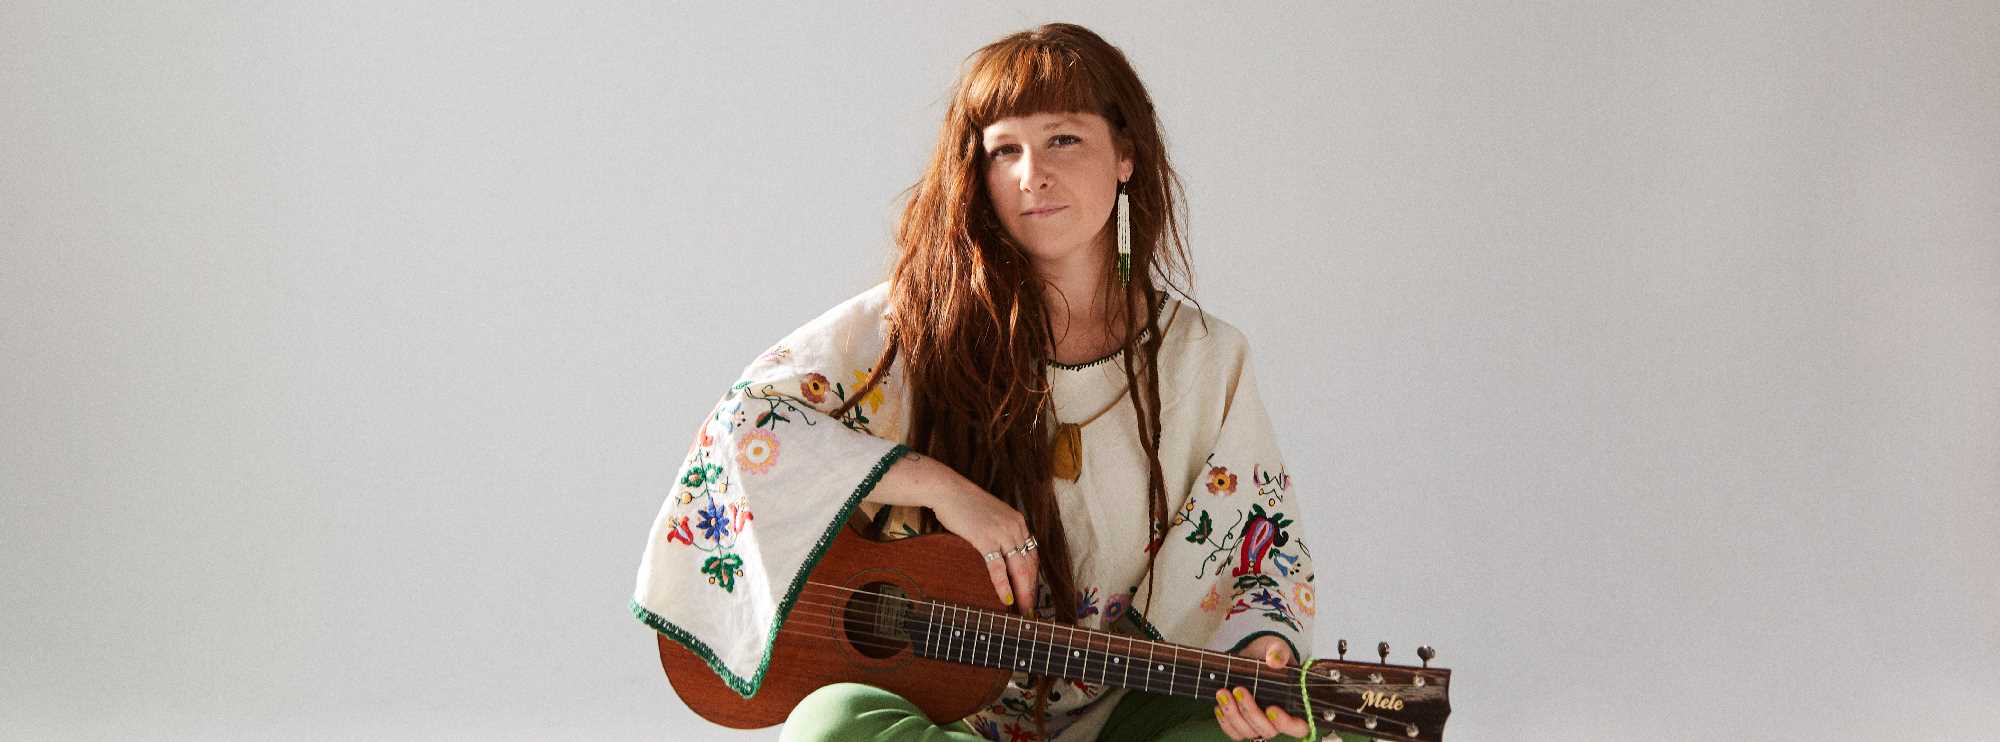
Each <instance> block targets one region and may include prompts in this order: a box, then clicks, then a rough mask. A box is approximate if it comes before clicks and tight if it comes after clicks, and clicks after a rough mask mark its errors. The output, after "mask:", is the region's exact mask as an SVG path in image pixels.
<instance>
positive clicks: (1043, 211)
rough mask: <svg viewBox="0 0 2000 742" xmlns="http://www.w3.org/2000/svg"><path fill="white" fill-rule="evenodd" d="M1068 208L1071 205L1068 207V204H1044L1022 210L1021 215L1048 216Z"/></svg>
mask: <svg viewBox="0 0 2000 742" xmlns="http://www.w3.org/2000/svg"><path fill="white" fill-rule="evenodd" d="M1067 208H1069V207H1068V206H1044V207H1042V208H1039V209H1034V210H1032V211H1023V212H1021V216H1048V215H1049V214H1054V213H1056V212H1058V211H1062V210H1063V209H1067Z"/></svg>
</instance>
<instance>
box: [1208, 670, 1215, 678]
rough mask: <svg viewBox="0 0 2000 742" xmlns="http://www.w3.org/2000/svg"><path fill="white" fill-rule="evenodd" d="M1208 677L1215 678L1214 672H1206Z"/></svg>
mask: <svg viewBox="0 0 2000 742" xmlns="http://www.w3.org/2000/svg"><path fill="white" fill-rule="evenodd" d="M1208 679H1209V680H1214V679H1215V673H1212V672H1211V673H1209V674H1208Z"/></svg>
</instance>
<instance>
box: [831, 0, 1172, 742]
mask: <svg viewBox="0 0 2000 742" xmlns="http://www.w3.org/2000/svg"><path fill="white" fill-rule="evenodd" d="M1037 113H1063V114H1067V113H1095V114H1098V115H1100V116H1102V117H1104V119H1105V120H1106V121H1107V122H1109V123H1110V126H1111V133H1112V136H1113V139H1115V140H1116V146H1117V150H1118V152H1119V153H1120V154H1124V155H1129V156H1130V157H1131V158H1132V160H1133V168H1132V176H1131V178H1130V179H1129V180H1128V181H1127V182H1126V183H1125V193H1126V195H1127V198H1128V199H1130V218H1131V238H1132V239H1131V248H1132V271H1131V280H1130V282H1129V283H1128V284H1127V285H1125V286H1122V287H1121V286H1119V285H1118V282H1117V281H1118V279H1117V271H1116V270H1115V267H1114V266H1115V261H1116V255H1115V249H1114V246H1113V244H1112V242H1111V241H1109V240H1106V241H1104V243H1103V244H1104V249H1103V260H1104V263H1105V267H1106V270H1105V271H1104V276H1105V281H1104V283H1103V284H1102V285H1101V286H1100V287H1099V292H1100V293H1099V297H1098V298H1099V299H1101V300H1104V303H1103V305H1102V306H1105V307H1107V310H1108V311H1106V312H1105V313H1104V320H1105V327H1104V329H1105V330H1106V332H1107V336H1109V337H1123V338H1125V342H1124V346H1123V347H1122V348H1121V349H1120V350H1119V351H1117V353H1116V355H1118V356H1120V357H1121V360H1122V362H1123V363H1122V365H1123V367H1124V371H1125V378H1126V381H1127V382H1128V384H1127V392H1126V393H1127V394H1128V395H1129V396H1130V398H1131V399H1132V401H1133V405H1132V407H1133V410H1134V412H1135V415H1136V417H1137V419H1138V430H1139V438H1140V441H1141V444H1142V445H1143V447H1144V448H1145V453H1146V461H1147V462H1148V467H1149V469H1150V470H1149V471H1148V472H1147V494H1148V501H1149V504H1148V507H1147V513H1146V518H1147V529H1148V530H1147V533H1148V534H1150V536H1149V538H1150V539H1151V541H1150V542H1149V544H1148V549H1147V553H1148V554H1149V557H1148V565H1147V574H1151V571H1152V559H1153V558H1154V557H1155V556H1157V554H1158V551H1159V545H1160V538H1161V537H1162V536H1163V534H1164V533H1165V530H1166V519H1167V518H1168V517H1169V515H1170V511H1169V510H1168V509H1167V508H1168V506H1167V502H1166V485H1165V479H1164V477H1163V473H1162V471H1161V468H1160V453H1159V448H1160V375H1159V364H1158V363H1157V360H1158V357H1159V351H1160V343H1161V340H1162V338H1163V336H1164V335H1165V333H1164V332H1163V328H1161V327H1159V316H1158V313H1157V312H1153V311H1150V310H1151V309H1153V308H1155V307H1157V306H1158V305H1159V302H1160V301H1162V300H1164V298H1165V294H1164V292H1165V291H1166V290H1168V289H1171V290H1173V291H1174V292H1175V293H1177V294H1180V295H1181V296H1183V297H1187V298H1189V299H1190V300H1192V296H1191V290H1192V285H1193V275H1192V271H1191V267H1190V261H1189V258H1188V252H1187V246H1186V244H1185V242H1184V240H1183V237H1182V233H1183V231H1184V229H1183V227H1182V225H1181V224H1180V219H1179V218H1177V214H1178V213H1179V212H1180V211H1182V210H1184V206H1182V207H1180V208H1177V206H1176V204H1177V203H1178V202H1182V201H1183V200H1184V199H1183V195H1182V189H1181V183H1180V179H1179V177H1178V176H1177V175H1175V173H1174V170H1173V167H1172V166H1171V165H1170V164H1169V163H1168V161H1167V153H1166V147H1165V145H1164V142H1163V140H1162V137H1161V133H1160V125H1159V120H1158V118H1157V117H1156V115H1155V113H1154V110H1153V101H1152V99H1151V98H1150V97H1149V96H1148V95H1147V94H1146V89H1145V87H1144V86H1143V85H1141V84H1140V82H1139V77H1138V75H1137V74H1136V73H1135V72H1134V71H1133V69H1132V66H1131V64H1130V63H1129V62H1127V61H1126V59H1125V55H1124V54H1123V53H1122V52H1120V51H1119V50H1118V49H1117V47H1114V46H1112V45H1110V44H1109V43H1106V42H1105V41H1104V39H1102V38H1100V37H1098V35H1097V34H1095V33H1092V32H1091V31H1089V30H1088V29H1085V28H1083V27H1082V26H1077V25H1072V24H1068V23H1051V24H1047V25H1043V26H1040V27H1038V28H1035V29H1033V30H1029V31H1022V32H1019V33H1014V34H1010V35H1008V36H1006V37H1004V38H1001V39H999V40H998V41H995V42H993V43H991V44H988V45H986V46H984V47H981V48H980V49H979V50H978V51H975V52H973V53H972V54H971V55H970V56H969V57H968V58H967V60H966V62H965V64H964V66H963V67H962V69H961V73H960V75H959V77H958V80H957V82H956V83H955V84H954V92H953V94H952V98H951V102H950V104H949V106H948V107H947V108H946V110H945V115H944V123H943V126H942V127H941V128H940V130H939V132H938V140H937V147H936V149H935V151H934V152H933V153H932V155H931V158H930V162H929V164H928V166H927V167H926V168H925V169H924V173H923V176H922V178H921V179H919V180H918V181H917V182H916V184H915V185H913V186H911V187H910V188H909V189H908V190H907V191H905V193H906V194H908V195H909V201H908V203H907V205H906V206H905V207H904V209H903V213H902V216H901V218H900V219H899V220H898V222H897V225H896V246H897V249H898V254H897V256H896V260H895V265H894V267H893V268H892V269H891V272H890V288H889V292H890V293H889V304H890V308H889V311H888V324H889V328H888V342H887V344H886V346H885V347H884V349H883V351H882V354H881V356H880V357H879V358H877V360H876V362H875V365H874V371H873V373H872V374H871V375H870V377H869V378H868V380H867V381H866V382H865V383H864V384H863V386H862V387H861V390H860V391H858V392H856V393H855V394H853V395H851V396H849V397H848V401H847V402H846V403H845V404H844V405H842V409H840V410H839V411H837V412H836V413H835V414H836V415H838V414H841V413H844V412H846V408H847V407H851V406H852V405H853V404H854V403H855V401H856V400H859V399H861V398H862V397H863V396H864V395H865V394H866V393H867V392H868V391H869V390H871V389H873V388H874V387H875V386H876V385H877V384H878V383H880V382H881V380H882V377H883V375H884V374H886V373H887V372H888V369H889V368H890V366H891V365H892V364H893V363H894V362H895V361H896V360H897V359H898V358H899V357H900V358H901V360H902V362H903V377H904V380H903V383H904V384H905V385H906V386H905V388H906V389H907V390H908V394H909V396H910V403H911V411H912V412H911V421H910V425H909V426H908V427H907V429H906V430H907V431H908V444H909V445H910V447H911V448H912V449H913V450H916V451H919V452H922V453H924V454H925V455H928V456H931V457H933V458H936V459H938V460H939V461H942V462H944V463H946V464H948V465H950V466H951V467H952V468H953V469H955V470H956V471H958V472H959V473H960V474H961V475H963V476H965V477H966V478H967V479H969V480H971V481H972V482H973V483H975V484H978V485H979V486H981V487H983V488H985V489H986V491H988V492H991V493H992V494H993V495H994V496H995V497H998V498H1000V500H1001V501H1003V502H1006V503H1008V504H1009V505H1012V506H1013V507H1014V508H1015V509H1017V510H1019V511H1020V512H1021V513H1022V515H1023V516H1024V519H1025V520H1026V521H1027V525H1028V529H1029V532H1030V533H1032V534H1033V535H1034V537H1035V540H1036V541H1037V542H1038V543H1039V544H1040V548H1039V550H1038V553H1039V554H1040V558H1041V559H1040V563H1041V579H1042V582H1043V584H1044V585H1046V586H1047V587H1048V589H1049V593H1050V595H1051V597H1052V598H1053V602H1054V610H1055V615H1054V616H1050V617H1049V618H1051V619H1053V620H1057V621H1063V622H1069V623H1074V622H1075V618H1076V611H1077V599H1078V593H1077V589H1076V584H1075V583H1076V579H1075V571H1074V562H1073V560H1072V558H1071V555H1070V553H1069V549H1068V547H1067V543H1068V541H1067V540H1066V539H1065V537H1064V532H1063V525H1062V519H1061V512H1060V510H1059V508H1058V507H1057V504H1056V499H1055V493H1054V490H1053V486H1052V482H1051V477H1052V474H1051V472H1050V463H1051V457H1050V451H1051V448H1052V438H1053V435H1054V431H1055V419H1054V415H1053V413H1052V411H1051V409H1052V408H1051V398H1050V391H1051V387H1050V385H1049V383H1048V377H1047V373H1048V368H1047V364H1048V363H1049V362H1050V361H1051V360H1052V358H1051V354H1052V352H1053V349H1054V348H1055V333H1054V330H1053V327H1052V325H1051V314H1050V311H1049V309H1048V307H1049V304H1048V303H1047V299H1048V294H1049V293H1050V291H1049V288H1048V287H1047V286H1046V285H1045V283H1044V281H1043V280H1042V279H1041V278H1040V277H1039V276H1038V275H1037V274H1036V273H1035V271H1034V268H1033V266H1031V265H1030V264H1029V261H1028V254H1027V252H1025V251H1024V250H1023V249H1022V248H1021V247H1020V246H1019V245H1018V244H1017V243H1016V242H1015V241H1014V240H1013V239H1012V238H1011V237H1009V236H1008V234H1007V232H1006V230H1005V229H1004V228H1003V227H1002V226H1001V223H1000V220H999V218H998V217H997V215H996V214H995V212H994V209H993V204H992V201H991V199H990V197H989V194H987V192H986V186H985V183H986V178H985V176H986V169H987V166H988V156H987V153H986V152H985V148H984V144H983V136H982V133H983V130H984V129H985V127H986V126H988V125H990V124H992V123H994V122H996V121H999V120H1000V119H1004V118H1009V117H1014V116H1025V115H1030V114H1037ZM1115 218H1116V215H1115V210H1114V213H1113V215H1112V216H1110V217H1108V218H1107V220H1106V225H1107V227H1109V228H1113V229H1115V227H1113V226H1112V225H1111V221H1110V220H1111V219H1115ZM1135 305H1136V306H1139V307H1144V308H1146V309H1147V310H1148V311H1144V312H1137V313H1135V312H1134V311H1131V308H1132V307H1134V306H1135ZM1142 323H1143V326H1144V327H1145V328H1146V329H1145V331H1142V329H1141V328H1142ZM1120 325H1122V330H1123V331H1122V332H1119V331H1118V330H1119V329H1121V328H1120V327H1119V326H1120ZM934 517H935V516H931V515H928V513H927V515H926V524H927V525H928V526H931V527H932V528H935V525H936V524H935V522H934ZM1133 517H1138V515H1137V514H1136V513H1135V514H1133ZM1147 592H1148V595H1147V600H1146V605H1147V606H1150V605H1151V604H1152V600H1151V597H1152V596H1151V595H1150V593H1151V582H1150V581H1148V590H1147ZM1027 599H1028V600H1035V597H1033V596H1030V597H1028V598H1027ZM1133 600H1134V601H1136V600H1137V596H1133ZM1135 607H1136V606H1135ZM1053 682H1054V679H1053V678H1043V679H1042V681H1041V682H1040V683H1038V684H1037V693H1036V704H1035V706H1036V712H1037V721H1038V722H1040V721H1042V719H1043V717H1045V716H1046V709H1047V701H1048V693H1049V687H1050V686H1051V685H1052V684H1053ZM1044 736H1046V735H1044Z"/></svg>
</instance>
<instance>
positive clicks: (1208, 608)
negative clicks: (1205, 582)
mask: <svg viewBox="0 0 2000 742" xmlns="http://www.w3.org/2000/svg"><path fill="white" fill-rule="evenodd" d="M1217 587H1218V586H1216V585H1209V586H1208V594H1207V595H1204V596H1202V598H1201V609H1202V611H1204V612H1207V613H1214V612H1215V609H1216V606H1219V605H1221V604H1222V593H1221V592H1218V591H1217V589H1216V588H1217Z"/></svg>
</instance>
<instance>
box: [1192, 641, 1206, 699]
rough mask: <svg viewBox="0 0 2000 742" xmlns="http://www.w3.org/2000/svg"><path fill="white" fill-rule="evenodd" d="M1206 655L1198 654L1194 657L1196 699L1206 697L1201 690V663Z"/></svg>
mask: <svg viewBox="0 0 2000 742" xmlns="http://www.w3.org/2000/svg"><path fill="white" fill-rule="evenodd" d="M1204 654H1206V653H1205V652H1197V653H1195V656H1194V697H1196V698H1200V697H1202V696H1203V695H1204V694H1203V692H1202V690H1201V662H1202V661H1201V658H1202V655H1204Z"/></svg>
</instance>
